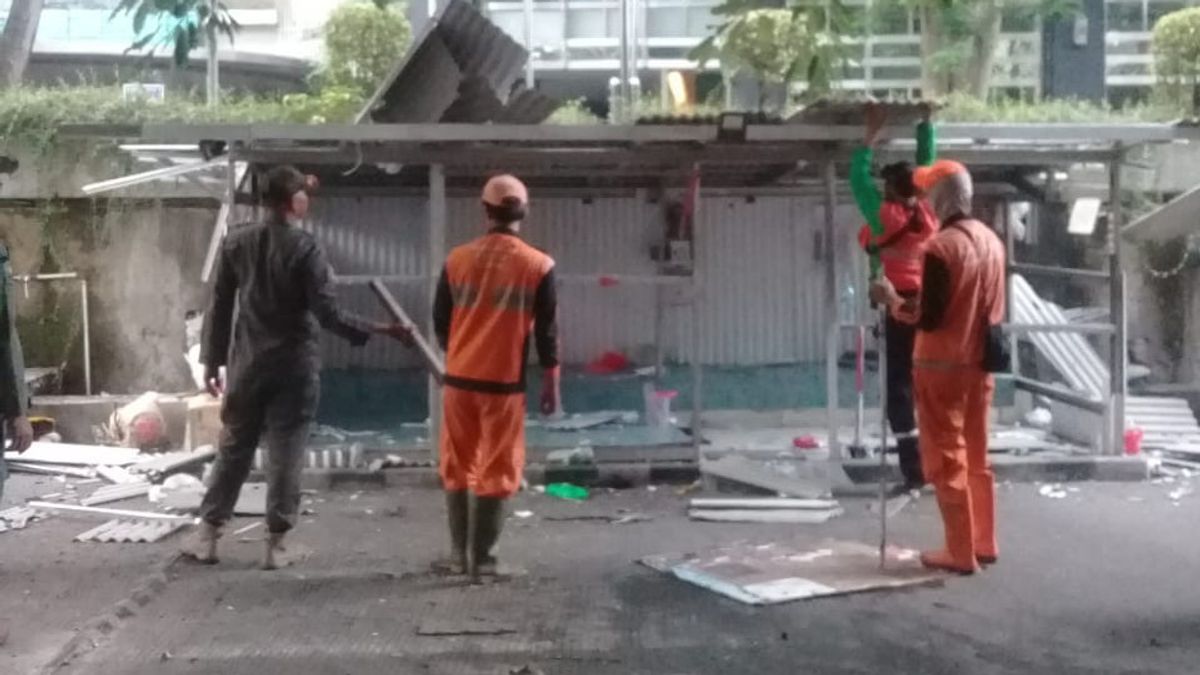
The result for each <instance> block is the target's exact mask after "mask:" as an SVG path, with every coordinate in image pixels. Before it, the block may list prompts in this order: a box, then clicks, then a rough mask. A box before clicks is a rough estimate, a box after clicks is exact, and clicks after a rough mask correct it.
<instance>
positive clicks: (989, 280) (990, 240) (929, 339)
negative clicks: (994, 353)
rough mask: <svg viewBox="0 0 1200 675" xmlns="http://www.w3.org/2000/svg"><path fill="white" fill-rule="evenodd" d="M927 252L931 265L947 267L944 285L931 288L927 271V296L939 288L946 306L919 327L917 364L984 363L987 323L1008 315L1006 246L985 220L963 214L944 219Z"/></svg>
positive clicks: (929, 265) (941, 366)
mask: <svg viewBox="0 0 1200 675" xmlns="http://www.w3.org/2000/svg"><path fill="white" fill-rule="evenodd" d="M960 228H961V229H960ZM964 229H965V230H966V232H964V231H963V230H964ZM925 255H926V261H925V264H926V268H927V271H928V270H929V268H930V267H931V266H936V267H941V268H943V270H944V278H943V279H940V280H939V281H938V282H937V284H938V285H942V284H944V285H945V287H944V288H939V289H933V288H929V285H930V284H931V283H934V281H933V280H932V278H931V276H929V275H926V284H925V287H924V288H922V295H923V299H922V302H923V303H924V301H925V296H929V295H931V294H937V295H938V296H939V297H940V298H941V300H940V302H944V306H942V307H939V308H938V310H937V313H938V317H937V319H936V325H933V326H925V325H922V326H921V329H920V330H918V331H917V339H916V345H915V347H914V349H913V365H914V366H915V367H917V368H935V369H936V368H961V367H967V366H974V367H979V365H980V364H981V363H983V342H984V336H985V334H986V331H987V327H988V326H989V325H998V324H1000V323H1001V322H1002V321H1003V320H1004V307H1005V289H1004V246H1003V244H1001V243H1000V238H999V237H997V236H996V234H995V233H994V232H992V231H991V230H990V229H988V227H987V226H986V225H984V224H983V223H981V222H979V221H978V220H975V219H973V218H960V219H958V220H957V221H956V222H953V223H952V222H951V221H947V222H946V223H945V224H943V225H942V229H941V231H940V232H939V233H938V235H937V236H936V237H934V238H933V240H932V241H930V242H929V244H928V246H927V247H926V249H925ZM925 309H926V308H922V321H924V320H925V318H924V317H925Z"/></svg>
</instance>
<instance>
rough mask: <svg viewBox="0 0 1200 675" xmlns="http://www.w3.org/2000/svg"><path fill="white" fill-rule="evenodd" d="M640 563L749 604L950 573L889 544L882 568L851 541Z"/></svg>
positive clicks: (936, 579) (930, 580)
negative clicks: (929, 567) (932, 567)
mask: <svg viewBox="0 0 1200 675" xmlns="http://www.w3.org/2000/svg"><path fill="white" fill-rule="evenodd" d="M640 562H641V563H642V564H644V565H646V566H647V567H650V568H651V569H655V570H658V571H660V572H664V573H667V574H671V575H673V576H675V577H676V578H678V579H681V580H683V581H686V582H688V583H690V584H694V585H696V586H699V587H701V588H705V589H707V590H710V591H713V592H714V593H718V594H720V595H724V596H725V597H728V598H732V599H734V600H737V601H738V602H743V603H746V604H750V605H774V604H779V603H783V602H791V601H794V600H806V599H811V598H820V597H830V596H837V595H847V594H850V593H862V592H866V591H878V590H888V589H894V588H905V587H911V586H919V585H927V584H937V583H941V582H943V581H944V580H945V578H946V575H945V574H944V573H941V572H934V571H930V570H927V569H925V568H924V567H922V566H921V562H920V558H919V555H918V553H917V552H916V551H913V550H908V549H901V548H895V547H893V548H889V549H888V552H887V564H886V565H885V566H884V568H882V569H881V568H880V566H879V549H878V547H875V546H870V545H867V544H862V543H859V542H850V541H827V542H824V543H822V544H820V545H817V546H810V547H801V546H796V545H792V544H781V543H767V544H750V543H739V544H734V545H730V546H725V547H721V548H718V549H714V550H711V551H707V552H704V553H701V554H698V555H697V554H688V555H660V556H650V557H647V558H643V559H642V560H641V561H640Z"/></svg>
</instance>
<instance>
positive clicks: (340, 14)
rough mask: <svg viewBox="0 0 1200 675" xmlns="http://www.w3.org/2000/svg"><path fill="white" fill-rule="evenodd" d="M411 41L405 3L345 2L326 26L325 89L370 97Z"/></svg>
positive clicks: (322, 75)
mask: <svg viewBox="0 0 1200 675" xmlns="http://www.w3.org/2000/svg"><path fill="white" fill-rule="evenodd" d="M411 40H412V27H411V26H410V25H409V23H408V19H407V18H405V16H404V3H393V2H382V1H375V2H361V1H352V2H347V3H344V4H343V5H341V6H340V7H338V8H337V9H336V10H334V11H333V14H332V15H330V17H329V20H328V21H327V22H326V23H325V60H326V63H325V66H324V69H323V71H322V72H321V74H320V78H321V80H322V81H324V82H325V83H326V85H327V86H334V87H338V88H341V89H349V90H355V91H358V92H360V93H361V94H362V95H364V96H370V95H371V94H373V93H375V89H376V88H378V87H379V85H380V84H382V82H383V80H384V79H385V78H386V77H387V76H388V75H389V74H390V73H391V71H392V69H393V68H395V67H396V62H397V61H398V60H399V59H400V57H402V56H404V52H405V51H406V50H407V49H408V45H409V42H410V41H411Z"/></svg>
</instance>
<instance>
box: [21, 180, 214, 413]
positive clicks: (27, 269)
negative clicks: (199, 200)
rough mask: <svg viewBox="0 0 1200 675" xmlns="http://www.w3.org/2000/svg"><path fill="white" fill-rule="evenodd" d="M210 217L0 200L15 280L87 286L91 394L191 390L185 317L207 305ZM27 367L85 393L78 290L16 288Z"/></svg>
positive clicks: (138, 206)
mask: <svg viewBox="0 0 1200 675" xmlns="http://www.w3.org/2000/svg"><path fill="white" fill-rule="evenodd" d="M214 214H215V210H214V209H211V208H200V207H197V206H195V205H188V206H185V207H173V206H171V205H170V204H166V205H163V204H160V203H155V202H137V203H122V202H110V201H108V200H102V201H96V202H92V201H90V200H64V201H57V202H42V203H29V202H15V201H4V200H0V238H2V239H3V240H4V241H5V242H6V243H7V244H8V245H9V247H10V249H11V257H12V266H13V270H14V272H15V273H16V274H37V273H41V272H50V271H74V272H78V273H80V274H81V275H82V276H84V277H85V278H86V279H87V280H88V283H89V304H90V308H89V316H90V320H91V344H92V358H91V361H92V370H93V384H94V386H93V390H94V391H95V392H100V391H107V392H112V393H119V394H123V393H138V392H142V391H147V390H156V391H167V392H170V391H183V390H187V389H190V388H191V387H192V385H191V382H190V377H189V375H188V372H187V368H186V366H185V364H184V361H183V356H182V353H183V345H184V327H183V315H184V312H185V311H186V310H188V309H200V308H202V307H203V304H204V302H205V300H206V294H205V290H204V289H203V287H202V286H201V284H200V281H199V279H200V268H201V266H202V265H203V261H204V251H205V249H206V246H207V242H208V237H209V235H210V233H211V228H212V223H213V221H214ZM15 290H16V303H17V307H18V314H19V316H20V317H21V320H20V321H21V323H20V328H21V332H22V340H23V342H24V343H25V345H26V351H28V352H29V354H30V359H29V360H30V363H29V365H30V366H56V365H59V364H60V363H62V362H63V361H65V362H66V363H67V374H66V377H65V386H66V390H67V391H68V392H70V393H82V392H83V367H82V363H83V354H82V335H81V329H82V319H81V312H80V299H79V295H80V293H79V286H78V285H77V284H75V283H61V282H60V283H55V284H53V285H46V284H39V283H31V284H29V286H28V289H26V287H25V286H24V285H22V284H18V285H17V286H16V287H15Z"/></svg>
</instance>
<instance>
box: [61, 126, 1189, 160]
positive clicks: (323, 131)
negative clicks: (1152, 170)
mask: <svg viewBox="0 0 1200 675" xmlns="http://www.w3.org/2000/svg"><path fill="white" fill-rule="evenodd" d="M61 133H62V134H64V135H69V136H104V137H115V138H130V139H137V140H140V141H141V142H145V143H172V144H177V143H189V142H199V141H202V140H212V139H224V140H230V141H255V140H269V141H333V142H349V143H354V142H388V141H418V142H433V143H460V142H464V141H490V142H499V143H547V142H551V143H592V142H607V143H661V142H668V143H671V142H697V143H706V142H714V141H715V140H716V136H717V125H716V124H704V125H685V124H681V125H579V126H566V125H536V124H535V125H519V124H322V125H306V124H144V125H105V126H97V125H64V126H63V127H61ZM938 135H939V139H940V140H941V141H942V142H944V143H953V142H954V141H967V142H972V143H975V144H985V143H995V142H997V141H1010V142H1023V143H1037V142H1044V143H1048V144H1053V145H1065V144H1070V143H1079V144H1095V143H1101V144H1116V143H1123V144H1127V145H1130V144H1139V143H1166V142H1171V141H1174V140H1187V139H1191V138H1200V129H1193V128H1188V127H1182V126H1176V125H1172V124H941V125H939V126H938ZM912 137H913V131H912V128H911V127H908V126H892V127H887V128H885V129H884V130H883V131H882V133H881V139H882V140H892V139H911V138H912ZM861 138H862V128H861V127H860V126H858V125H828V124H765V125H751V126H750V127H748V128H747V130H746V140H747V141H748V142H751V143H753V142H768V143H770V142H786V141H828V142H838V141H841V142H846V143H852V144H857V143H858V142H859V141H860V140H861ZM939 154H940V152H939Z"/></svg>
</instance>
